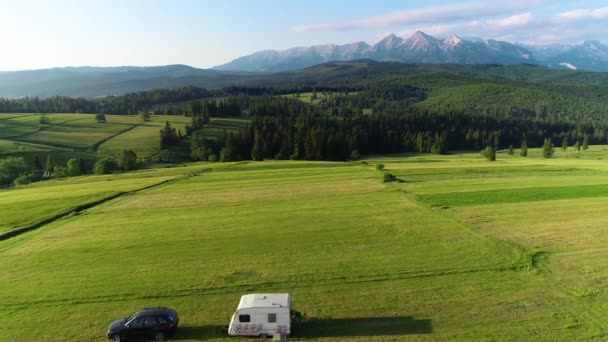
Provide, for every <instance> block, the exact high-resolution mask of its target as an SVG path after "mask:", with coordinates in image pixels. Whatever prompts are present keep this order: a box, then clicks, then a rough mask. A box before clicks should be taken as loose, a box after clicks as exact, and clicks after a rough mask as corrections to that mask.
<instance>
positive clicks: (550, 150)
mask: <svg viewBox="0 0 608 342" xmlns="http://www.w3.org/2000/svg"><path fill="white" fill-rule="evenodd" d="M554 153H555V148H554V147H553V143H552V142H551V139H549V138H547V139H545V143H544V144H543V158H545V159H547V158H551V157H553V154H554Z"/></svg>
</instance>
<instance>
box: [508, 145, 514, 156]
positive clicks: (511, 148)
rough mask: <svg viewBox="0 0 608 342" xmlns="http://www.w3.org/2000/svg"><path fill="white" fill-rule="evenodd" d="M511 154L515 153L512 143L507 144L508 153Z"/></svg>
mask: <svg viewBox="0 0 608 342" xmlns="http://www.w3.org/2000/svg"><path fill="white" fill-rule="evenodd" d="M513 154H515V151H514V150H513V145H509V155H510V156H512V155H513Z"/></svg>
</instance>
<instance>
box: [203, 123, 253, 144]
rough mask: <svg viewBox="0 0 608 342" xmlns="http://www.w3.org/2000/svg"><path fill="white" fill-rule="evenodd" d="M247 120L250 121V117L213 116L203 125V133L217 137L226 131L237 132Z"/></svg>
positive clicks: (206, 135)
mask: <svg viewBox="0 0 608 342" xmlns="http://www.w3.org/2000/svg"><path fill="white" fill-rule="evenodd" d="M247 122H249V119H248V118H211V120H210V121H209V123H208V124H207V125H205V127H203V135H204V136H205V137H208V138H211V139H217V137H219V136H221V135H222V134H223V133H224V131H227V132H236V131H238V130H239V128H241V126H243V125H245V124H246V123H247Z"/></svg>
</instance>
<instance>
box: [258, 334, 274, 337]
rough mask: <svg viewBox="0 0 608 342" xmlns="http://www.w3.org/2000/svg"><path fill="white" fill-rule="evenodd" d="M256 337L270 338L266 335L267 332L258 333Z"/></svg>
mask: <svg viewBox="0 0 608 342" xmlns="http://www.w3.org/2000/svg"><path fill="white" fill-rule="evenodd" d="M258 337H259V338H270V337H271V336H270V335H268V334H266V333H264V334H259V335H258Z"/></svg>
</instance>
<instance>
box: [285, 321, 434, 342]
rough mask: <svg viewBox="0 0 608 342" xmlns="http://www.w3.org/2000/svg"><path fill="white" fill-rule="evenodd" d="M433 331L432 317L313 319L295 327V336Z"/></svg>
mask: <svg viewBox="0 0 608 342" xmlns="http://www.w3.org/2000/svg"><path fill="white" fill-rule="evenodd" d="M432 332H433V327H432V325H431V320H430V319H414V318H412V317H368V318H338V319H330V318H328V319H311V320H309V321H307V322H304V323H301V324H298V325H297V326H296V327H294V329H293V331H292V333H291V336H292V337H295V338H321V337H364V336H378V335H412V334H430V333H432Z"/></svg>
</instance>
